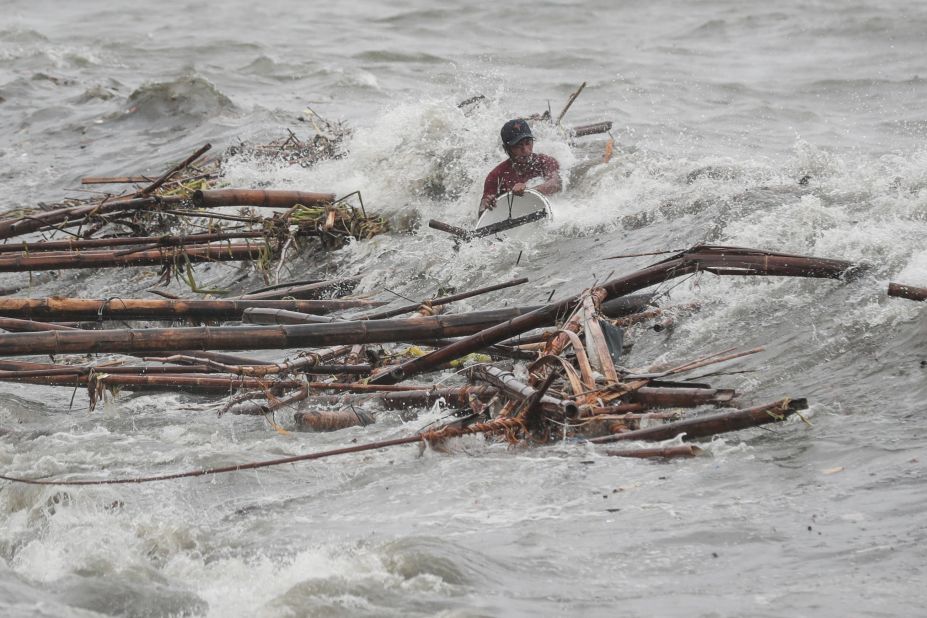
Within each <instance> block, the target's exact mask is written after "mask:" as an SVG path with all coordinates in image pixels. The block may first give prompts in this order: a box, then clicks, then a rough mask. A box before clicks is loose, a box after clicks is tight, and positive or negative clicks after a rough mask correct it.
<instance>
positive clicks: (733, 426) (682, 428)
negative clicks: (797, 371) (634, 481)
mask: <svg viewBox="0 0 927 618" xmlns="http://www.w3.org/2000/svg"><path fill="white" fill-rule="evenodd" d="M807 408H808V402H807V400H805V399H780V400H779V401H776V402H773V403H769V404H766V405H762V406H757V407H755V408H749V409H747V410H736V411H734V412H724V413H721V414H712V415H709V416H700V417H697V418H690V419H685V420H682V421H676V422H674V423H667V424H665V425H660V426H658V427H648V428H646V429H638V430H636V431H628V432H626V433H620V434H615V435H612V436H603V437H601V438H592V439H591V440H589V442H591V443H593V444H607V443H610V442H618V441H625V440H649V441H654V442H657V441H661V440H671V439H673V438H675V437H676V436H678V435H680V434H684V435H685V439H686V440H692V439H694V438H704V437H707V436H713V435H716V434H719V433H726V432H729V431H737V430H740V429H746V428H748V427H756V426H758V425H765V424H767V423H776V422H779V421H782V420H785V419H786V418H788V417H789V416H791V415H792V414H795V413H796V412H798V411H799V410H805V409H807Z"/></svg>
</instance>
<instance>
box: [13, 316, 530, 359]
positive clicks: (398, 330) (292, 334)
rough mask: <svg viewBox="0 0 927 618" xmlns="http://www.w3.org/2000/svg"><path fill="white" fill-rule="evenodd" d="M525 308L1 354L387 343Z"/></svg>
mask: <svg viewBox="0 0 927 618" xmlns="http://www.w3.org/2000/svg"><path fill="white" fill-rule="evenodd" d="M523 313H524V310H523V309H519V308H511V309H496V310H493V311H478V312H473V313H467V314H462V315H437V316H430V317H416V318H407V319H403V320H362V321H354V322H347V321H346V322H336V323H332V324H297V325H286V326H212V327H211V326H200V327H187V328H145V329H118V330H116V329H109V330H94V331H84V330H73V331H51V332H36V333H7V334H0V355H3V356H13V355H17V354H67V353H88V352H105V353H114V352H131V353H136V352H152V351H165V350H187V349H202V350H242V349H250V350H258V349H287V348H297V347H318V346H327V345H349V344H355V343H389V342H399V341H408V340H415V339H434V338H440V337H458V336H462V335H469V334H471V333H474V332H477V331H480V330H482V329H485V328H486V327H487V326H488V325H491V324H498V323H499V322H503V321H505V320H510V319H512V318H513V317H515V316H519V315H522V314H523Z"/></svg>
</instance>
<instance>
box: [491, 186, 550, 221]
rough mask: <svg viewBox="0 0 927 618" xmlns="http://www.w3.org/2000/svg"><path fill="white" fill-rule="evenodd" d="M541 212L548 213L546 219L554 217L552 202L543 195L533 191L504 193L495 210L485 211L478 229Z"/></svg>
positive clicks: (497, 200) (498, 198)
mask: <svg viewBox="0 0 927 618" xmlns="http://www.w3.org/2000/svg"><path fill="white" fill-rule="evenodd" d="M539 210H543V211H545V212H546V213H547V217H545V218H547V219H549V218H551V217H552V216H553V214H552V213H551V210H550V202H548V201H547V198H546V197H544V195H543V194H541V193H538V192H537V191H535V190H533V189H525V193H524V195H514V194H512V193H503V194H502V195H500V196H499V197H497V198H496V207H495V208H493V209H492V210H485V211H483V214H482V215H481V216H480V220H479V221H477V222H476V229H480V228H481V227H486V226H487V225H492V224H493V223H500V222H502V221H508V220H509V219H518V218H519V217H524V216H526V215H530V214H533V213H535V212H537V211H539ZM543 220H544V219H539V220H538V221H543ZM538 221H533V222H531V223H537V222H538Z"/></svg>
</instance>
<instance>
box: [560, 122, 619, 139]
mask: <svg viewBox="0 0 927 618" xmlns="http://www.w3.org/2000/svg"><path fill="white" fill-rule="evenodd" d="M611 130H612V122H611V121H610V120H606V121H605V122H596V123H593V124H584V125H582V126H579V127H573V128H571V129H570V134H571V135H573V137H584V136H586V135H596V134H597V133H608V132H609V131H611Z"/></svg>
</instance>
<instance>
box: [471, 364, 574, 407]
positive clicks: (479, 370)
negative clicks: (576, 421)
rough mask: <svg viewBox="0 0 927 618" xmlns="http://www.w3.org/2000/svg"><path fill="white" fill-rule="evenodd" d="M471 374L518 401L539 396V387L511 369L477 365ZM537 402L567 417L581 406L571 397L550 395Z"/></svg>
mask: <svg viewBox="0 0 927 618" xmlns="http://www.w3.org/2000/svg"><path fill="white" fill-rule="evenodd" d="M470 371H471V373H470V375H471V376H472V377H473V378H475V379H478V380H482V381H484V382H488V383H489V384H491V385H492V386H495V387H496V388H498V389H499V390H500V391H502V393H503V394H505V395H506V396H507V397H509V398H510V399H515V400H517V401H534V399H535V398H537V396H538V393H539V392H540V391H539V389H537V388H534V387H533V386H529V385H528V384H525V383H524V382H521V381H520V380H518V379H516V378H515V375H514V374H513V373H512V372H510V371H505V370H502V369H499V368H498V367H493V366H491V365H476V366H475V367H473V368H472V369H471V370H470ZM539 399H540V400H539V401H538V402H537V403H538V405H539V407H540V408H541V409H542V410H544V411H545V412H552V413H555V414H558V415H560V416H562V417H565V418H573V417H575V416H576V415H577V414H579V406H577V405H576V402H575V401H572V400H569V399H557V398H556V397H551V396H550V395H543V396H542V397H540V398H539Z"/></svg>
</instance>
